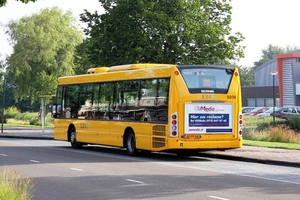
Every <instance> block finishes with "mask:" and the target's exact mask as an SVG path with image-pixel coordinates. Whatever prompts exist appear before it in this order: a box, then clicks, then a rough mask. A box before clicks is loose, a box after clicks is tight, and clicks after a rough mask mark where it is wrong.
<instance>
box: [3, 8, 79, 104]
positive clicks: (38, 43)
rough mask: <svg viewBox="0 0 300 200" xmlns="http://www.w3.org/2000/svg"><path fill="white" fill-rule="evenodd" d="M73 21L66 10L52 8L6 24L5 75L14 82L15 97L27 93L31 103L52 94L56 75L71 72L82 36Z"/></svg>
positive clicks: (20, 96)
mask: <svg viewBox="0 0 300 200" xmlns="http://www.w3.org/2000/svg"><path fill="white" fill-rule="evenodd" d="M74 22H75V18H74V17H73V16H72V13H71V12H70V11H68V12H66V13H63V12H62V10H60V9H58V8H57V7H54V8H51V9H49V8H47V9H44V10H41V11H40V12H39V13H37V14H33V15H32V16H29V17H23V18H21V19H20V20H18V21H10V22H9V23H8V25H7V26H6V28H7V30H6V33H7V34H8V35H9V37H10V39H11V44H12V45H13V53H12V54H11V56H10V57H9V58H8V74H9V77H10V78H11V80H12V82H14V83H17V84H18V88H16V89H15V90H14V94H15V99H23V98H26V97H27V96H28V95H30V94H31V100H32V102H34V101H36V102H37V101H40V95H52V94H55V89H56V84H57V78H58V77H59V76H63V75H72V74H74V70H73V67H74V64H73V56H74V52H75V48H76V45H78V44H80V43H81V42H82V38H83V35H82V32H80V31H79V30H78V27H77V26H76V25H75V23H74Z"/></svg>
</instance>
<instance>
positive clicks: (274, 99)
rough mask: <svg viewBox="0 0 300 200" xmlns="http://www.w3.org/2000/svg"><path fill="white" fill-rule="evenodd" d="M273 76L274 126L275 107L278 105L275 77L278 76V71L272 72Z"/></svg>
mask: <svg viewBox="0 0 300 200" xmlns="http://www.w3.org/2000/svg"><path fill="white" fill-rule="evenodd" d="M270 73H271V75H272V76H273V125H275V105H276V96H275V76H276V75H277V73H278V72H277V71H274V72H270Z"/></svg>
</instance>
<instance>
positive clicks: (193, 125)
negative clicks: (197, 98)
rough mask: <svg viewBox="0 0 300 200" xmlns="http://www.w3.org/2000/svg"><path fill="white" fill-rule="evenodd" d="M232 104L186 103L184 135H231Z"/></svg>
mask: <svg viewBox="0 0 300 200" xmlns="http://www.w3.org/2000/svg"><path fill="white" fill-rule="evenodd" d="M232 109H233V106H232V104H216V103H210V104H208V103H186V104H185V133H190V134H193V133H194V134H195V133H198V134H199V133H210V134H214V133H232Z"/></svg>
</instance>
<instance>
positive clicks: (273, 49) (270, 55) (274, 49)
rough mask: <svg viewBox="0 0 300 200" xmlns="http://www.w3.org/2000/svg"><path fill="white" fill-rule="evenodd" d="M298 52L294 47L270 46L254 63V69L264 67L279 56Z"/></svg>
mask: <svg viewBox="0 0 300 200" xmlns="http://www.w3.org/2000/svg"><path fill="white" fill-rule="evenodd" d="M294 50H297V47H293V46H286V47H279V46H275V45H272V44H269V45H268V46H267V47H266V48H265V49H263V50H262V55H261V58H260V59H259V60H258V61H256V62H254V68H256V67H259V66H261V65H263V64H264V63H266V62H268V61H269V60H272V59H274V58H276V56H277V55H278V54H285V53H289V52H292V51H294Z"/></svg>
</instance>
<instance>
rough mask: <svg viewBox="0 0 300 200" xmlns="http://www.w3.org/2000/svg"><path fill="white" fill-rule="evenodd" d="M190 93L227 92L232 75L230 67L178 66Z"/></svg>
mask: <svg viewBox="0 0 300 200" xmlns="http://www.w3.org/2000/svg"><path fill="white" fill-rule="evenodd" d="M179 70H180V72H181V75H182V77H183V79H184V81H185V83H186V86H187V88H188V89H189V92H190V93H208V92H209V93H227V91H228V87H229V85H230V81H231V78H232V75H233V69H231V68H209V67H206V68H203V67H192V68H186V67H183V68H179Z"/></svg>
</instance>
